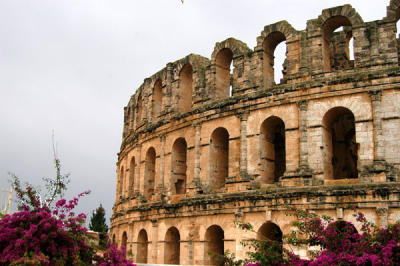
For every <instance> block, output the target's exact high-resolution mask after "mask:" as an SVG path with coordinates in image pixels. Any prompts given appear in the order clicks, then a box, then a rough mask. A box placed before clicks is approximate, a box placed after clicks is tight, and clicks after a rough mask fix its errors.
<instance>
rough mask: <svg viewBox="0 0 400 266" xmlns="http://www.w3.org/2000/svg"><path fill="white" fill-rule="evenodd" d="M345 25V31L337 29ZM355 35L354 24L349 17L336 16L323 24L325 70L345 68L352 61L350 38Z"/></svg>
mask: <svg viewBox="0 0 400 266" xmlns="http://www.w3.org/2000/svg"><path fill="white" fill-rule="evenodd" d="M340 27H343V31H335V30H337V29H339V28H340ZM352 37H353V32H352V24H351V22H350V20H349V19H348V18H347V17H344V16H335V17H331V18H329V19H328V20H326V21H325V23H324V24H323V26H322V60H323V67H324V70H325V71H330V70H332V69H345V68H349V67H350V66H351V63H350V49H349V43H350V39H351V38H352Z"/></svg>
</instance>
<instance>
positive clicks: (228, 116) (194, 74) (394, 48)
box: [110, 0, 400, 265]
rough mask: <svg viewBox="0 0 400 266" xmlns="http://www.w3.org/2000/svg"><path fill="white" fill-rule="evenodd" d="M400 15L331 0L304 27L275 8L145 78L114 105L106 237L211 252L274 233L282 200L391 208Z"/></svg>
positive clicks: (382, 222) (340, 208)
mask: <svg viewBox="0 0 400 266" xmlns="http://www.w3.org/2000/svg"><path fill="white" fill-rule="evenodd" d="M399 18H400V0H392V1H390V3H389V6H388V7H387V12H386V16H385V17H384V18H382V19H381V20H377V21H372V22H364V21H363V19H362V18H361V16H360V15H359V14H358V13H357V11H356V10H355V9H354V8H352V7H351V6H350V5H343V6H338V7H333V8H327V9H324V10H322V11H321V14H320V16H318V17H317V18H313V19H310V20H308V21H307V26H306V29H305V30H296V29H294V28H293V27H292V26H291V25H290V24H289V23H288V22H286V21H280V22H277V23H275V24H272V25H267V26H265V27H264V29H263V30H262V31H261V34H260V36H258V37H256V38H257V45H256V46H255V47H254V49H250V48H249V47H248V46H247V45H246V44H245V43H243V42H241V41H239V40H236V39H234V38H229V39H226V40H224V41H221V42H217V43H216V44H215V47H214V51H213V53H212V54H211V57H210V58H206V57H203V56H200V55H195V54H190V55H188V56H186V57H184V58H182V59H180V60H177V61H175V62H172V63H168V64H167V65H166V67H165V68H163V69H161V70H160V71H159V72H157V73H155V74H153V75H152V76H150V77H148V78H146V79H145V80H144V82H143V84H142V85H141V86H140V87H139V88H138V89H137V91H136V93H135V94H134V95H132V96H131V98H130V99H129V102H128V104H127V106H126V107H125V108H124V128H123V138H122V144H121V150H120V153H119V154H118V161H117V181H116V182H117V190H116V200H115V204H114V207H113V215H112V218H111V232H110V235H111V236H112V239H113V241H114V242H116V243H118V245H120V246H126V248H127V250H128V254H133V256H134V261H135V262H141V263H154V264H181V265H209V264H215V261H214V259H212V258H211V257H210V255H209V252H213V253H216V254H222V253H223V252H224V251H227V250H229V251H230V252H234V253H235V254H236V256H237V257H239V258H243V257H244V256H245V253H246V250H245V248H244V247H243V246H242V245H241V244H240V242H241V241H243V240H246V239H249V238H251V237H260V236H263V237H266V238H269V239H273V240H276V241H282V235H286V234H288V233H290V230H291V229H292V222H293V219H294V218H293V217H290V216H286V215H285V209H286V208H287V206H288V205H290V206H296V207H297V208H300V209H308V210H312V211H314V212H315V213H317V214H326V215H329V216H331V217H332V218H334V219H335V220H339V221H353V222H354V221H355V218H354V217H353V213H354V208H355V209H356V210H357V211H361V212H363V213H364V214H365V215H366V216H367V218H368V219H369V220H371V221H373V222H374V223H376V224H377V225H379V226H383V227H385V226H386V225H387V224H389V223H393V222H395V221H397V220H400V201H399V199H400V67H399V63H400V61H399V57H400V39H399V38H398V37H397V36H396V35H397V33H396V32H397V29H396V23H397V21H398V20H399ZM281 42H286V59H285V61H284V64H283V71H282V72H283V77H282V79H280V80H274V72H275V69H274V68H276V67H275V66H274V51H275V48H276V47H277V45H278V44H280V43H281ZM350 45H352V47H349V46H350ZM351 48H352V49H351ZM350 53H353V54H354V55H353V56H352V55H351V54H350ZM352 58H354V59H352ZM235 220H236V221H241V222H244V223H247V222H250V223H252V225H253V226H254V228H255V230H256V231H257V234H256V233H254V235H252V234H249V233H244V232H243V231H242V230H241V229H238V228H236V226H235V224H234V221H235ZM307 252H308V251H307V250H298V251H297V253H298V254H300V255H301V256H307Z"/></svg>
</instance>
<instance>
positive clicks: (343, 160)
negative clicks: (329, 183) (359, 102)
mask: <svg viewBox="0 0 400 266" xmlns="http://www.w3.org/2000/svg"><path fill="white" fill-rule="evenodd" d="M322 128H323V129H322V130H323V142H324V147H323V148H324V149H323V150H322V152H323V158H324V176H325V179H327V180H329V179H343V178H357V177H358V171H357V161H358V144H357V142H356V131H355V122H354V115H353V113H352V112H351V111H350V110H349V109H347V108H345V107H334V108H332V109H330V110H329V111H328V112H327V113H326V114H325V116H324V118H323V120H322Z"/></svg>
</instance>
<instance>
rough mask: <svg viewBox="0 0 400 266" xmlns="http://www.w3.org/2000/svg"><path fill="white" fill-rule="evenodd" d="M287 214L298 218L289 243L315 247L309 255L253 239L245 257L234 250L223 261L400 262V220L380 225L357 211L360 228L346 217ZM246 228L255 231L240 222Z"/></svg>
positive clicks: (306, 265) (257, 264) (283, 265)
mask: <svg viewBox="0 0 400 266" xmlns="http://www.w3.org/2000/svg"><path fill="white" fill-rule="evenodd" d="M288 215H293V216H295V217H296V218H297V219H296V220H297V221H296V222H294V226H295V227H296V230H294V231H292V232H291V234H290V235H288V236H284V239H283V240H284V242H285V244H287V245H286V246H289V247H290V246H296V247H300V248H304V249H309V248H310V247H316V249H314V250H315V251H313V252H310V258H309V259H301V258H300V257H299V256H297V255H295V254H294V253H293V252H292V250H287V249H283V248H282V244H280V243H277V242H276V241H272V240H257V239H251V240H250V241H249V242H247V244H245V243H242V244H244V245H245V246H246V245H247V246H249V247H250V251H249V252H248V253H247V255H248V258H247V259H246V260H241V261H236V260H235V256H234V254H229V253H228V255H225V256H224V261H222V262H221V265H246V266H263V265H280V266H288V265H295V266H314V265H365V266H366V265H382V266H386V265H400V246H399V242H400V224H399V223H397V224H393V225H389V226H388V228H378V227H377V226H376V225H374V224H373V223H371V222H369V221H367V219H366V218H365V216H364V214H362V213H357V214H354V216H355V218H356V220H357V222H358V223H360V225H361V230H360V231H361V232H358V231H357V230H356V228H355V226H354V225H353V224H352V223H350V222H346V221H333V220H332V219H331V218H330V217H327V216H318V215H316V214H315V213H311V212H309V211H306V210H298V209H295V208H289V211H288ZM237 225H238V226H239V227H241V228H242V229H243V230H250V231H253V228H252V226H251V224H243V223H237Z"/></svg>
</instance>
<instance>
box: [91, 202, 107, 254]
mask: <svg viewBox="0 0 400 266" xmlns="http://www.w3.org/2000/svg"><path fill="white" fill-rule="evenodd" d="M89 229H90V230H92V231H95V232H98V233H99V246H100V247H104V245H105V244H106V242H107V232H108V226H107V224H106V212H105V210H104V208H103V206H102V205H101V204H100V206H99V207H98V208H97V209H96V210H94V211H93V212H92V217H91V218H90V223H89Z"/></svg>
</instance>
